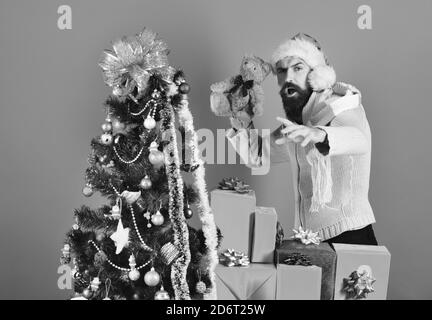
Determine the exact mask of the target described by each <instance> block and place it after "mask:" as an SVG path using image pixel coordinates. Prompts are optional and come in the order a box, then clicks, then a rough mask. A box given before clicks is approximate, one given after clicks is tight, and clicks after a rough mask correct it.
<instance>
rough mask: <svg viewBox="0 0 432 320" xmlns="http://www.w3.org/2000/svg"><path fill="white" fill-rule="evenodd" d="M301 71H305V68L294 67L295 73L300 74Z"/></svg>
mask: <svg viewBox="0 0 432 320" xmlns="http://www.w3.org/2000/svg"><path fill="white" fill-rule="evenodd" d="M300 70H303V68H302V67H294V71H295V72H299V71H300Z"/></svg>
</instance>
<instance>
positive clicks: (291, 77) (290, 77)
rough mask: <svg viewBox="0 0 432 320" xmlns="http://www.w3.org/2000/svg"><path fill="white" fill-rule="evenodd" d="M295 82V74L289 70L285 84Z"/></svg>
mask: <svg viewBox="0 0 432 320" xmlns="http://www.w3.org/2000/svg"><path fill="white" fill-rule="evenodd" d="M293 80H294V72H293V71H292V70H290V69H288V70H287V72H286V76H285V82H293Z"/></svg>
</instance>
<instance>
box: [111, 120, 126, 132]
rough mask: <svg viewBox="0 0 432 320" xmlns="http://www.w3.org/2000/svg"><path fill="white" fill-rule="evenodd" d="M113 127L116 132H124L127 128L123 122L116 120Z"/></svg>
mask: <svg viewBox="0 0 432 320" xmlns="http://www.w3.org/2000/svg"><path fill="white" fill-rule="evenodd" d="M112 127H113V130H114V131H122V130H124V128H125V127H126V125H125V124H124V123H123V122H121V121H120V120H119V119H114V120H113V122H112Z"/></svg>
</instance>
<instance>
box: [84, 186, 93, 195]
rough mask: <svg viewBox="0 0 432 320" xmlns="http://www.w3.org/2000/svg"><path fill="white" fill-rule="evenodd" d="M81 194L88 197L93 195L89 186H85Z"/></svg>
mask: <svg viewBox="0 0 432 320" xmlns="http://www.w3.org/2000/svg"><path fill="white" fill-rule="evenodd" d="M82 193H83V195H84V196H86V197H90V196H91V195H93V189H92V187H90V186H85V187H84V188H83V190H82Z"/></svg>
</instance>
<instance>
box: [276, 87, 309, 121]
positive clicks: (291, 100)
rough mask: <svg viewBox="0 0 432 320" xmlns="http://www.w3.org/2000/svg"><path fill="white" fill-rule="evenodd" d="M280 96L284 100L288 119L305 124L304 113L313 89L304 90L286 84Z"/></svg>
mask: <svg viewBox="0 0 432 320" xmlns="http://www.w3.org/2000/svg"><path fill="white" fill-rule="evenodd" d="M279 94H280V96H281V98H282V104H283V108H284V111H285V115H286V116H287V118H288V119H289V120H291V121H295V122H297V123H299V124H303V121H302V111H303V108H304V106H305V105H306V103H307V102H308V100H309V98H310V96H311V94H312V89H311V88H310V87H308V88H306V89H302V88H300V87H299V86H297V85H295V84H293V83H288V82H286V83H285V84H284V85H283V87H282V88H281V90H280V91H279Z"/></svg>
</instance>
